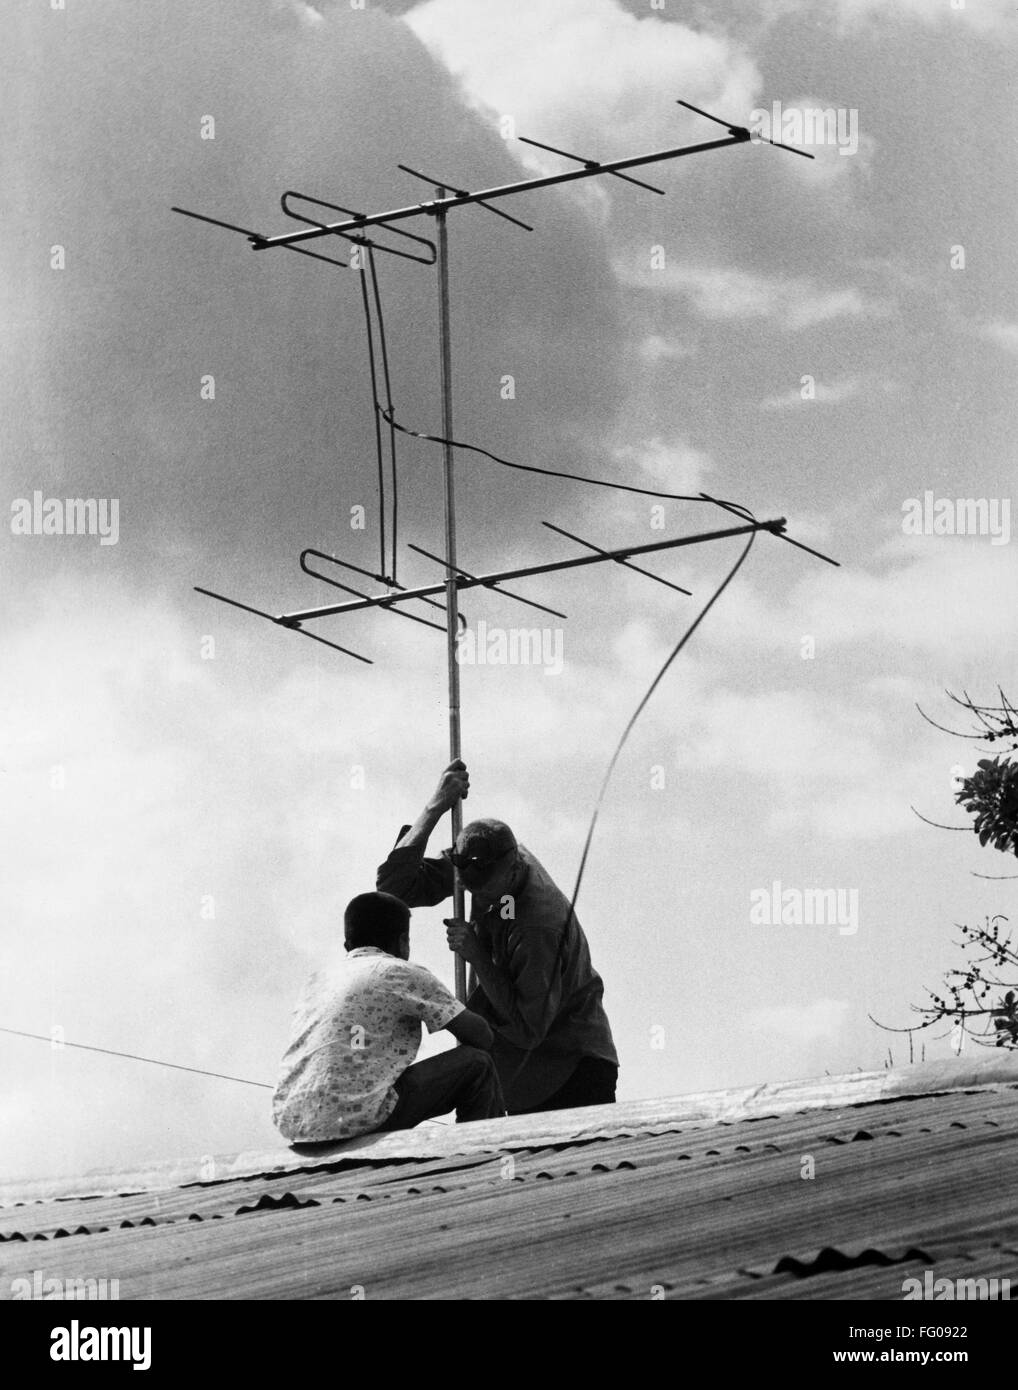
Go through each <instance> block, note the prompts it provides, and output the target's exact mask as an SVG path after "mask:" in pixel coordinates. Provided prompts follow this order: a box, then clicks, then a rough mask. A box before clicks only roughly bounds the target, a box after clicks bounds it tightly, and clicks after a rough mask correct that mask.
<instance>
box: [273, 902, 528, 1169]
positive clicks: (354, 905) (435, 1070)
mask: <svg viewBox="0 0 1018 1390" xmlns="http://www.w3.org/2000/svg"><path fill="white" fill-rule="evenodd" d="M343 921H344V929H345V930H344V936H345V944H346V954H345V956H344V957H342V958H340V960H339V961H337V962H335V963H333V964H332V965H330V966H328V967H327V968H326V969H324V970H322V971H320V972H319V973H318V974H315V975H312V976H311V978H310V980H309V981H308V982H307V984H306V986H305V988H304V992H303V994H302V995H301V998H300V1001H299V1003H298V1004H297V1008H296V1011H295V1013H294V1017H293V1024H292V1030H291V1034H290V1046H289V1047H288V1048H287V1050H286V1054H285V1056H284V1058H283V1066H282V1074H281V1076H280V1079H279V1084H278V1085H277V1087H276V1091H275V1095H274V1097H273V1102H272V1117H273V1119H274V1121H275V1124H276V1128H277V1129H278V1130H279V1131H280V1133H281V1134H282V1135H283V1137H284V1138H285V1139H288V1140H289V1141H290V1143H291V1144H318V1143H327V1142H333V1141H335V1140H339V1139H354V1138H356V1137H357V1136H358V1135H361V1134H371V1133H373V1132H375V1131H376V1130H392V1129H412V1128H413V1126H414V1125H418V1124H420V1123H421V1121H422V1120H427V1119H430V1118H431V1117H432V1116H435V1115H444V1114H446V1112H447V1111H449V1110H453V1109H455V1111H456V1118H457V1120H460V1121H464V1120H487V1119H491V1118H492V1117H494V1116H497V1115H502V1114H504V1113H505V1107H504V1104H503V1102H502V1094H501V1090H500V1088H499V1083H498V1078H497V1076H496V1073H495V1068H494V1066H493V1064H492V1060H491V1056H490V1050H491V1045H492V1032H491V1029H490V1028H489V1027H488V1024H487V1023H486V1022H485V1021H484V1019H483V1018H480V1017H479V1016H478V1015H477V1014H475V1013H471V1012H470V1010H469V1009H465V1008H464V1007H463V1005H462V1004H461V1003H460V1002H459V1000H458V999H456V998H455V997H454V996H453V995H452V994H450V993H449V991H448V990H447V989H446V987H445V985H443V984H442V982H441V980H439V979H437V978H436V977H435V976H434V975H432V973H431V971H430V970H425V969H424V967H423V966H421V965H413V964H411V963H410V909H409V908H408V907H407V906H406V904H405V903H403V902H401V901H400V900H399V898H394V897H393V896H392V895H391V894H390V893H361V894H360V896H359V897H356V898H354V899H353V900H352V901H351V902H350V904H349V905H348V906H347V909H346V913H345V914H344V919H343ZM422 1023H424V1024H426V1025H427V1029H428V1032H429V1033H434V1032H436V1031H437V1030H438V1029H440V1028H444V1029H446V1030H447V1031H448V1032H450V1033H451V1034H452V1035H453V1037H454V1038H456V1039H457V1041H458V1042H460V1043H463V1044H465V1046H462V1047H457V1048H454V1049H452V1050H451V1051H449V1052H442V1053H439V1054H438V1056H436V1057H429V1058H428V1059H427V1060H426V1061H424V1062H416V1063H415V1062H414V1058H415V1057H416V1056H417V1049H418V1048H419V1047H420V1043H421V1024H422Z"/></svg>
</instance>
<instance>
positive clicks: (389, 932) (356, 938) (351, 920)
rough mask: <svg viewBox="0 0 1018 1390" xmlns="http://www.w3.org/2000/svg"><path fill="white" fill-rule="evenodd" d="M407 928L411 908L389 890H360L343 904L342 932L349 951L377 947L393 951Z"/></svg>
mask: <svg viewBox="0 0 1018 1390" xmlns="http://www.w3.org/2000/svg"><path fill="white" fill-rule="evenodd" d="M409 929H410V909H409V908H408V907H407V905H406V903H405V902H402V901H401V900H400V899H399V898H395V897H393V895H392V894H391V893H359V894H358V895H357V897H356V898H351V900H350V901H349V902H348V903H347V905H346V911H345V912H344V914H343V935H344V939H345V941H346V949H347V950H348V951H353V950H356V948H357V947H358V946H377V947H378V949H379V950H381V951H388V952H389V953H390V955H395V954H396V948H397V947H398V946H399V941H400V937H401V936H405V935H406V933H407V931H409Z"/></svg>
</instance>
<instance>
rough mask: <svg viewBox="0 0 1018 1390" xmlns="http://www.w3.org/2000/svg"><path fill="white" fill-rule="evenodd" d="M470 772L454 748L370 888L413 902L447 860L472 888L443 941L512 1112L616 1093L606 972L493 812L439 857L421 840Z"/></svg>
mask: <svg viewBox="0 0 1018 1390" xmlns="http://www.w3.org/2000/svg"><path fill="white" fill-rule="evenodd" d="M469 789H470V777H469V774H468V772H467V769H466V767H465V765H464V764H463V762H461V761H460V760H459V759H457V760H456V761H455V762H452V763H450V764H449V766H448V767H447V768H446V770H445V772H443V774H442V777H441V780H440V781H439V784H438V787H437V788H436V790H435V793H434V795H433V796H432V797H431V799H430V800H429V801H428V803H427V805H426V806H425V808H424V810H423V811H422V812H421V814H420V816H419V817H418V818H417V820H416V821H415V822H414V824H413V825H412V826H404V827H403V829H402V830H401V831H400V835H399V839H398V840H397V842H396V845H395V848H394V849H393V850H392V851H391V852H390V854H389V857H388V859H386V861H385V863H384V864H382V865H381V866H380V868H379V870H378V879H377V885H378V888H379V889H380V890H381V891H383V892H386V893H392V894H393V895H394V896H395V897H397V898H400V899H402V901H403V902H405V903H406V904H407V905H408V906H410V907H431V906H433V905H434V904H436V903H440V902H442V901H443V900H444V899H445V898H448V897H450V896H451V895H452V891H453V878H454V869H458V870H459V874H460V878H461V879H462V882H463V886H464V887H465V888H466V889H467V890H468V892H469V893H470V894H471V898H472V900H471V910H470V917H471V920H470V921H469V922H463V921H457V920H456V919H454V918H447V919H446V927H447V933H446V936H447V940H448V943H449V946H450V949H452V950H454V951H456V952H457V953H458V954H459V955H460V956H462V957H463V959H464V960H465V961H466V962H467V963H468V964H469V965H470V967H471V969H470V977H471V978H470V995H469V999H468V1001H467V1003H468V1008H469V1009H471V1010H472V1011H473V1012H474V1013H476V1014H478V1015H479V1016H480V1017H481V1018H484V1019H486V1020H487V1022H488V1023H489V1024H490V1025H491V1028H492V1031H493V1033H494V1035H495V1040H494V1046H493V1048H492V1057H493V1059H494V1062H495V1068H496V1070H497V1072H498V1076H499V1080H500V1081H501V1083H502V1090H503V1093H504V1095H505V1101H506V1107H507V1109H508V1111H509V1113H510V1114H517V1115H518V1114H526V1113H529V1112H533V1111H539V1110H561V1109H565V1108H567V1107H570V1106H580V1105H602V1104H607V1103H610V1102H612V1101H614V1099H615V1087H616V1082H617V1079H618V1069H619V1059H618V1055H617V1054H616V1051H615V1045H614V1042H613V1041H612V1034H611V1028H610V1026H609V1024H608V1019H607V1016H606V1015H605V1012H604V1005H603V1003H602V996H603V994H604V983H603V981H602V979H601V977H600V975H598V973H597V971H596V970H595V969H594V968H593V966H592V965H591V961H590V949H589V947H588V945H587V938H586V937H585V936H584V934H583V929H582V928H581V926H580V924H579V922H578V921H577V920H576V916H575V914H574V913H572V912H571V911H570V903H569V900H568V898H567V897H566V896H565V894H564V893H562V892H561V891H560V889H559V888H558V887H557V886H556V885H555V883H554V881H553V880H552V878H551V876H550V875H549V873H548V871H547V870H546V869H545V868H544V867H543V865H542V864H541V863H540V862H539V861H538V860H537V859H536V858H535V856H534V855H533V854H531V852H530V851H529V850H528V849H527V848H526V847H525V846H524V845H521V844H518V843H517V841H516V837H515V836H514V834H513V832H512V831H511V830H510V829H509V827H508V826H507V825H506V824H504V822H502V821H497V820H477V821H472V822H471V823H470V824H469V825H466V826H464V827H463V829H462V831H461V832H460V835H459V838H458V840H457V842H456V845H455V846H454V848H453V849H451V850H445V851H443V854H442V857H441V858H440V859H427V858H425V857H424V851H425V849H426V848H427V843H428V838H429V836H430V835H431V832H432V830H434V828H435V826H436V825H437V824H438V822H439V820H441V818H442V816H443V815H444V814H445V812H446V811H448V810H450V809H451V807H453V806H454V805H455V804H456V803H457V802H458V801H459V800H461V799H465V798H466V796H467V794H468V792H469Z"/></svg>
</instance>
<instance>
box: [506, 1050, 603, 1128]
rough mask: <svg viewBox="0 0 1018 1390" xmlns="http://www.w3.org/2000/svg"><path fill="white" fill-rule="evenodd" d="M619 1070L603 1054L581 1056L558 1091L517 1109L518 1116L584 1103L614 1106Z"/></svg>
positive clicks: (562, 1108) (563, 1108)
mask: <svg viewBox="0 0 1018 1390" xmlns="http://www.w3.org/2000/svg"><path fill="white" fill-rule="evenodd" d="M618 1079H619V1069H618V1067H617V1066H616V1065H615V1063H614V1062H608V1061H605V1059H604V1058H603V1057H581V1058H580V1060H579V1062H578V1063H577V1064H576V1070H575V1071H574V1072H573V1074H572V1076H571V1077H570V1078H569V1080H568V1081H567V1082H566V1083H565V1085H564V1086H560V1087H559V1088H558V1090H557V1091H556V1092H555V1093H554V1094H553V1095H550V1096H549V1097H548V1098H547V1100H542V1101H541V1103H540V1104H539V1105H531V1106H528V1107H527V1109H526V1110H514V1111H513V1114H515V1115H536V1114H538V1113H539V1112H540V1111H542V1110H571V1109H572V1108H573V1107H574V1106H577V1107H578V1106H581V1105H614V1104H615V1087H616V1085H617V1084H618Z"/></svg>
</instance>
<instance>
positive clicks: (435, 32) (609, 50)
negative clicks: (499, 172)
mask: <svg viewBox="0 0 1018 1390" xmlns="http://www.w3.org/2000/svg"><path fill="white" fill-rule="evenodd" d="M404 18H405V22H406V23H407V24H409V25H410V27H411V29H413V31H414V33H416V34H417V36H418V38H419V39H420V40H421V41H422V43H424V44H425V45H426V46H427V47H428V49H429V50H430V51H431V52H432V53H434V54H435V55H436V56H437V57H438V58H439V59H440V60H441V61H442V62H443V63H445V64H446V66H447V67H448V68H449V70H450V72H452V73H453V74H454V75H455V76H456V77H457V78H458V79H459V81H460V83H461V84H462V88H463V91H464V94H465V95H466V97H467V98H468V99H469V100H470V101H471V103H472V104H474V105H475V106H477V107H478V108H479V109H482V110H484V111H485V112H487V113H488V114H489V115H490V116H491V117H492V118H493V119H495V118H499V117H501V116H503V115H509V116H512V117H513V119H514V121H515V124H516V128H517V130H518V131H520V132H522V133H523V134H527V135H534V136H535V137H536V138H538V139H546V140H547V141H548V142H549V143H550V144H553V145H560V146H561V147H564V148H567V149H571V148H573V147H572V145H571V144H570V141H571V140H572V141H575V142H577V144H578V148H577V149H576V153H579V154H581V155H585V156H587V157H588V158H605V157H606V156H605V151H606V150H609V149H610V150H611V152H613V153H617V154H625V153H629V152H631V151H630V150H629V148H628V147H629V146H630V145H632V146H633V147H634V148H633V150H632V152H634V153H635V152H636V151H637V150H639V149H643V148H647V147H648V140H653V139H655V138H658V137H659V136H660V135H661V134H663V133H665V132H666V131H669V130H670V131H671V132H672V134H674V132H675V131H676V129H678V128H679V126H680V121H679V109H678V108H677V107H676V106H675V104H674V103H675V99H676V98H677V97H680V96H681V97H685V98H687V99H688V100H690V101H692V102H693V103H695V104H696V105H698V106H704V107H706V108H707V109H711V108H712V106H713V107H715V108H717V109H718V110H721V111H734V112H744V111H746V110H747V109H748V106H749V104H750V102H751V98H752V94H753V92H754V91H755V90H756V89H757V87H758V85H759V74H758V72H757V69H756V66H755V64H754V63H753V61H752V59H751V58H750V57H749V55H748V54H747V53H746V52H745V51H744V50H743V49H742V48H741V47H740V46H739V45H738V44H737V43H735V42H734V41H733V40H732V39H730V38H728V37H726V36H725V35H723V34H721V33H709V32H706V31H703V30H697V29H693V28H690V27H689V26H687V25H685V24H680V23H676V22H673V21H670V20H664V19H661V18H659V17H658V16H656V15H646V16H644V17H642V18H637V17H636V16H635V15H633V14H632V13H630V11H628V10H627V9H625V8H624V7H623V6H622V5H621V4H619V3H617V0H555V3H554V4H553V5H550V4H547V3H546V0H514V3H513V4H506V3H505V0H424V3H423V4H420V5H418V6H416V8H414V9H412V10H411V11H410V12H409V13H408V14H406V15H405V17H404ZM542 132H544V134H543V135H542ZM584 142H586V144H587V146H589V148H588V147H585V143H584ZM516 150H517V153H518V154H519V156H520V158H521V159H526V160H528V161H534V162H537V163H538V164H541V165H543V164H544V161H545V160H546V159H547V156H541V155H540V154H539V153H537V152H535V151H533V150H528V148H527V147H526V146H517V147H516Z"/></svg>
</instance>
